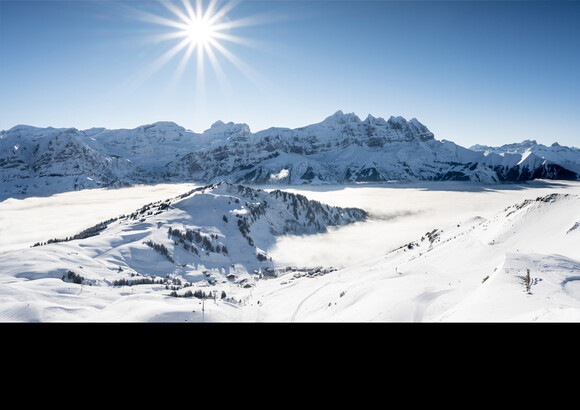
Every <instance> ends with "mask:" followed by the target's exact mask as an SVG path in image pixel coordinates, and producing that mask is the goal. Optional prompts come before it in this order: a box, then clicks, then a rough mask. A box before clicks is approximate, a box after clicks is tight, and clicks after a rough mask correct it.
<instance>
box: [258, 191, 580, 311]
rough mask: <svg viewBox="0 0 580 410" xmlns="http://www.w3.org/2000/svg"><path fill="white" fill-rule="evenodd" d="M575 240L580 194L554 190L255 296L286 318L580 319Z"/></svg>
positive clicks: (578, 241)
mask: <svg viewBox="0 0 580 410" xmlns="http://www.w3.org/2000/svg"><path fill="white" fill-rule="evenodd" d="M579 245H580V196H578V195H567V194H552V195H546V196H543V197H538V198H536V199H530V200H526V201H524V202H522V203H519V204H516V205H513V206H510V207H508V208H506V209H505V210H503V211H500V212H498V213H497V214H496V215H495V216H494V217H492V218H490V219H484V218H481V217H474V218H472V219H471V220H470V221H468V222H466V223H462V224H459V225H457V227H455V228H453V229H450V230H448V231H441V230H438V229H433V230H432V231H429V232H426V233H425V235H423V236H422V237H421V238H417V240H416V241H413V242H410V243H408V244H405V245H404V246H402V247H400V248H398V249H396V250H394V251H392V252H390V253H388V254H387V255H385V257H383V258H380V259H378V260H372V261H369V262H368V263H366V264H362V265H361V266H358V267H351V268H348V269H344V270H341V271H339V272H334V273H333V274H331V275H325V276H322V277H318V278H316V279H311V280H300V281H295V282H294V283H293V284H292V286H290V285H287V286H286V287H285V288H284V289H275V287H274V286H272V287H270V288H268V289H267V290H266V289H264V292H262V293H259V294H256V293H255V295H256V296H255V297H257V298H261V299H263V298H264V297H265V296H264V295H266V294H268V295H269V296H270V298H271V300H272V301H274V300H275V297H279V298H280V300H283V301H286V302H287V305H286V306H279V304H278V306H277V307H276V311H275V312H274V313H273V315H272V316H271V318H272V319H274V318H275V319H276V320H288V321H404V322H411V321H461V322H464V321H477V322H481V321H494V322H497V321H579V320H580V285H579V284H580V246H579ZM528 269H529V271H530V280H529V283H530V286H529V291H528V289H526V286H525V283H524V279H525V278H526V276H527V272H528ZM270 292H271V293H270ZM296 300H299V301H300V302H299V303H296ZM266 310H267V309H266V306H265V304H264V306H263V308H262V314H264V311H266Z"/></svg>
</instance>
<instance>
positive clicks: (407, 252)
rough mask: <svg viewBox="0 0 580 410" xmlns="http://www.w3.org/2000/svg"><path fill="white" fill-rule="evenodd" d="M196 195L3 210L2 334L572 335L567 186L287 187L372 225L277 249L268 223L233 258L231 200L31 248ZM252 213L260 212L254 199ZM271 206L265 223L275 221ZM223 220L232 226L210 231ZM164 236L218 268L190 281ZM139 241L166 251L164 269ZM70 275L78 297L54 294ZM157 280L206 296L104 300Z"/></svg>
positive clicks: (158, 193)
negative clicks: (496, 329)
mask: <svg viewBox="0 0 580 410" xmlns="http://www.w3.org/2000/svg"><path fill="white" fill-rule="evenodd" d="M218 125H219V124H218ZM192 188H193V186H192V185H183V184H175V185H171V184H168V185H158V186H149V187H133V188H123V189H118V190H114V189H109V190H85V191H78V192H70V193H65V194H59V195H53V196H48V197H43V198H26V199H23V200H14V199H8V200H5V201H3V202H0V218H1V220H0V239H1V242H0V245H1V248H0V252H1V253H0V321H2V322H186V321H187V322H202V321H205V322H439V321H451V322H504V321H508V322H529V321H548V322H570V321H571V322H577V321H580V228H578V227H579V226H580V183H579V182H575V181H574V182H572V181H568V182H562V181H558V182H555V181H547V180H538V181H532V182H529V183H526V184H510V185H491V184H481V183H470V182H421V183H393V184H382V185H377V186H371V185H351V186H333V185H326V186H306V187H305V186H289V187H287V189H285V191H287V192H291V193H300V194H302V195H304V196H306V197H307V198H308V199H311V200H316V201H320V202H321V203H322V204H328V205H330V206H340V207H345V208H347V207H357V208H361V209H364V210H366V211H367V212H368V213H369V215H370V217H369V219H368V220H366V221H364V222H355V223H351V224H348V225H345V226H340V227H331V228H328V230H327V231H324V230H322V231H320V232H319V233H308V234H300V235H282V236H280V233H279V232H273V231H272V229H269V228H268V227H273V226H281V225H280V224H281V223H282V222H283V221H284V220H286V219H287V217H281V219H280V218H278V217H273V216H268V218H269V219H267V223H266V222H264V224H263V225H259V223H262V222H256V224H255V225H253V226H252V227H251V228H250V232H251V233H250V235H253V239H254V240H255V243H256V244H255V248H252V247H250V246H249V245H248V244H247V243H246V245H245V246H246V248H243V247H242V243H243V241H242V240H240V237H239V232H240V231H239V229H237V227H236V226H234V225H232V224H231V222H233V221H234V220H236V219H237V218H238V217H237V216H236V214H239V215H240V216H243V215H249V214H251V211H250V208H251V207H249V206H248V205H251V204H249V203H248V204H246V203H244V202H243V201H241V202H240V203H235V202H234V201H231V200H230V199H228V196H229V197H230V198H231V199H233V198H234V197H235V196H236V195H237V194H235V193H234V192H231V191H228V192H221V193H219V192H217V193H212V195H213V196H212V195H209V193H208V194H206V195H203V196H199V199H200V200H203V202H196V201H197V199H196V196H195V195H194V196H191V197H188V198H185V199H183V200H181V201H175V202H172V208H171V209H169V210H168V211H167V212H160V213H159V214H157V215H155V214H152V215H147V216H145V217H143V216H142V215H140V216H139V218H135V219H133V220H131V221H128V220H117V221H114V222H112V223H111V224H110V225H109V226H108V227H107V229H106V230H104V231H102V233H101V234H100V235H97V236H93V237H91V238H87V239H80V240H72V241H67V242H60V243H53V244H49V245H43V246H37V247H30V246H31V245H32V244H34V243H35V242H37V241H45V240H47V239H49V238H55V237H56V238H61V237H65V236H69V235H74V234H75V233H78V232H80V231H81V230H83V229H86V228H88V227H90V226H93V225H95V224H97V223H99V222H101V221H103V220H106V219H108V218H115V217H118V216H119V215H120V214H129V213H131V212H133V211H135V210H136V209H138V208H140V207H141V206H142V205H145V204H147V203H151V202H155V201H160V202H156V203H157V204H160V203H163V201H164V200H167V199H168V198H175V197H176V195H179V194H183V193H186V192H189V191H190V190H191V189H192ZM275 188H276V189H277V188H279V187H278V186H272V187H269V188H267V189H266V190H267V191H271V190H274V189H275ZM214 194H215V195H214ZM244 198H246V199H247V197H244ZM260 198H262V199H259V198H258V197H256V198H255V200H256V203H261V201H263V198H265V197H260ZM224 201H225V202H224ZM280 204H281V205H280V206H279V205H272V206H273V207H274V208H272V209H273V210H275V212H274V213H272V214H268V215H283V212H285V210H286V208H285V206H284V202H281V203H280ZM225 210H228V212H229V213H228V215H227V219H228V221H229V222H228V223H226V222H225V220H224V221H223V223H222V224H221V225H220V222H219V221H221V220H222V216H223V215H222V214H223V213H224V211H225ZM216 212H217V215H213V214H215V213H216ZM301 215H303V214H301ZM65 216H66V217H65ZM216 216H218V218H216ZM141 218H142V219H143V220H142V221H141ZM272 218H273V219H272ZM301 220H302V219H301ZM203 221H213V222H212V223H211V224H209V225H204V224H203ZM216 221H218V222H216ZM178 222H179V223H181V225H179V226H178ZM168 224H169V225H170V226H173V227H174V228H180V229H182V230H185V229H186V228H187V227H190V228H191V227H197V228H199V229H200V231H203V233H204V234H207V235H211V234H214V235H215V237H212V238H213V239H212V240H213V241H214V242H213V243H214V244H216V243H225V244H227V247H228V250H229V254H228V257H226V256H224V255H223V254H222V255H220V254H217V253H216V254H214V253H211V254H210V255H206V256H205V257H204V259H200V260H198V265H199V266H194V264H192V263H191V259H188V260H185V259H182V260H179V258H180V257H183V258H185V256H186V254H185V251H183V250H181V248H179V247H178V246H175V248H173V247H171V246H172V244H173V243H174V242H172V241H173V239H171V238H170V237H169V236H168V234H167V226H168ZM282 225H283V224H282ZM234 234H235V235H237V236H235V235H234ZM232 238H233V239H232ZM230 239H231V242H227V241H228V240H230ZM146 240H152V241H153V242H155V243H160V244H161V243H162V244H165V245H167V246H168V248H170V249H171V251H172V255H173V256H174V259H175V261H174V262H173V263H172V262H170V261H168V260H166V259H164V258H163V257H162V255H160V254H159V253H156V252H154V251H153V250H152V249H151V248H150V247H148V246H147V245H145V244H144V243H143V242H145V241H146ZM248 250H251V251H252V252H263V253H264V254H266V255H268V256H271V257H272V262H270V261H265V262H264V263H265V265H264V266H265V267H266V266H267V267H275V268H276V272H275V274H274V275H266V274H264V272H265V270H262V271H260V272H259V273H255V272H254V271H253V268H250V267H249V265H245V264H247V263H248V262H249V261H251V262H252V263H255V262H256V261H257V259H256V258H255V255H254V254H252V255H251V258H249V259H246V260H244V257H247V256H248V254H249V253H248ZM236 252H239V254H237V255H236ZM228 258H229V259H228ZM183 262H185V263H183ZM226 262H227V263H226ZM119 267H121V269H122V270H119ZM293 268H294V269H293ZM68 270H71V271H74V272H75V273H76V274H78V275H82V277H83V278H84V282H83V283H82V284H77V283H74V282H72V281H70V280H63V278H62V276H63V274H64V273H66V272H67V271H68ZM528 270H529V288H528V289H527V288H526V286H525V282H524V281H525V279H526V277H527V273H528ZM228 275H229V276H228ZM165 277H169V278H171V279H172V280H174V279H175V280H180V281H181V283H185V282H189V283H191V287H182V288H180V289H179V290H178V292H179V293H181V294H183V293H184V292H185V291H187V290H189V289H190V290H192V291H196V290H199V291H203V292H205V293H207V294H210V293H211V294H214V295H217V296H216V297H215V298H213V297H212V298H209V299H205V300H204V299H199V298H196V297H173V296H170V295H169V294H170V292H171V288H166V285H162V284H158V283H157V284H156V283H154V284H138V285H137V284H135V285H133V286H113V285H112V283H113V281H114V280H117V279H120V278H126V279H128V280H131V279H133V280H136V279H143V278H157V279H161V278H165ZM170 286H171V282H170ZM222 292H223V293H224V294H225V295H227V296H225V297H221V296H220V294H221V293H222Z"/></svg>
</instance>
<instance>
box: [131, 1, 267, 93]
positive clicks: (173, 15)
mask: <svg viewBox="0 0 580 410" xmlns="http://www.w3.org/2000/svg"><path fill="white" fill-rule="evenodd" d="M238 3H239V1H238V0H234V1H227V2H219V5H218V0H209V1H202V0H180V1H169V0H161V1H160V4H161V5H163V7H164V8H165V9H166V11H169V13H160V14H153V13H152V12H150V11H145V10H134V13H135V17H137V18H139V19H142V20H145V21H148V22H151V23H153V24H157V25H162V26H165V27H168V28H170V29H171V30H170V31H168V32H165V33H163V34H159V35H155V37H154V38H152V40H153V41H155V42H156V43H160V42H165V41H168V40H173V41H176V44H174V45H173V46H172V47H171V48H169V49H167V51H166V52H165V53H164V54H162V55H161V56H160V57H159V58H157V59H156V60H155V61H152V62H151V64H150V65H149V68H148V70H147V71H148V72H147V75H152V74H153V73H154V72H156V71H157V70H159V69H160V68H161V67H162V66H164V65H165V64H166V63H167V62H169V60H171V59H173V58H174V57H175V56H176V55H178V54H179V53H182V57H181V62H180V63H179V64H178V67H177V71H176V73H175V75H176V81H177V80H178V79H179V78H180V77H181V76H182V74H183V73H184V72H185V70H186V66H187V65H188V63H189V61H191V60H192V59H195V60H196V73H197V81H198V83H199V84H202V83H203V76H204V71H205V69H204V66H205V64H206V61H209V63H210V64H211V67H212V68H213V70H214V72H216V74H217V75H219V76H220V77H221V79H223V80H224V81H227V79H226V78H225V75H224V74H223V70H222V67H221V66H220V64H221V63H220V59H219V58H220V57H223V58H224V59H225V60H227V61H228V62H229V63H231V64H233V65H234V66H235V67H236V68H237V69H238V70H240V71H241V72H243V73H244V74H245V75H246V76H247V77H248V78H251V77H256V74H255V72H254V71H253V70H252V69H250V67H248V65H246V64H245V63H244V62H243V61H242V60H240V59H239V58H238V57H236V56H235V55H234V54H233V53H232V52H231V51H230V50H228V48H227V47H226V46H225V45H224V44H223V43H225V42H230V43H236V44H240V45H249V44H250V42H249V41H248V40H246V39H243V38H241V37H239V36H237V35H234V34H232V33H231V31H232V29H234V28H240V27H244V26H248V25H253V24H256V22H257V20H255V19H253V18H252V17H244V18H241V19H238V20H232V19H230V18H228V13H229V12H230V11H231V10H232V9H233V8H234V7H235V6H236V5H237V4H238ZM204 6H205V7H204Z"/></svg>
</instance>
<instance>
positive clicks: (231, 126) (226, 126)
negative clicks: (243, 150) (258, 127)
mask: <svg viewBox="0 0 580 410" xmlns="http://www.w3.org/2000/svg"><path fill="white" fill-rule="evenodd" d="M236 132H237V133H239V132H241V133H243V134H250V133H251V131H250V127H249V125H248V124H246V123H234V122H232V121H230V122H227V123H226V122H223V121H221V120H217V121H216V122H214V123H213V124H212V125H211V127H210V128H209V129H207V130H205V131H204V132H203V133H204V134H227V135H230V134H233V133H236Z"/></svg>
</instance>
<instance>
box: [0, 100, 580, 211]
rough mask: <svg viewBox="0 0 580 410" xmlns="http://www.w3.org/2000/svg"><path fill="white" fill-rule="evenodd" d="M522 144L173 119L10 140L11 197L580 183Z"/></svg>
mask: <svg viewBox="0 0 580 410" xmlns="http://www.w3.org/2000/svg"><path fill="white" fill-rule="evenodd" d="M515 145H517V144H507V145H506V146H504V147H503V148H502V147H497V148H491V147H486V146H483V145H476V146H473V147H471V148H465V147H462V146H460V145H457V144H455V143H454V142H452V141H447V140H445V139H442V140H437V139H436V138H435V135H434V134H433V133H432V132H431V131H429V129H428V128H427V127H426V126H425V125H423V124H422V123H420V122H419V121H418V120H417V119H416V118H412V119H410V120H406V119H405V118H403V117H401V116H396V117H395V116H391V117H389V118H388V119H387V120H385V119H384V118H381V117H374V116H372V115H370V114H369V115H368V116H367V117H366V118H365V119H364V120H361V119H360V118H359V117H358V116H357V115H355V114H354V113H346V114H345V113H344V112H342V111H340V110H339V111H337V112H335V113H334V114H332V115H330V116H328V117H327V118H325V119H324V120H323V121H321V122H319V123H315V124H310V125H307V126H304V127H300V128H295V129H290V128H283V127H271V128H268V129H265V130H262V131H258V132H255V133H253V132H251V130H250V127H249V126H248V125H247V124H244V123H233V122H228V123H225V122H223V121H216V122H214V123H213V124H212V126H211V127H210V128H209V129H207V130H205V131H204V132H202V133H195V132H193V131H190V130H187V129H185V128H184V127H182V126H180V125H178V124H176V123H173V122H169V121H159V122H156V123H153V124H147V125H142V126H139V127H137V128H134V129H117V130H108V129H106V128H91V129H87V130H78V129H76V128H52V127H48V128H39V127H32V126H27V125H18V126H15V127H13V128H11V129H10V130H8V131H1V132H0V169H1V170H2V178H1V179H0V184H1V185H2V188H3V194H2V197H0V200H3V199H6V198H8V197H22V196H30V195H42V194H51V193H56V192H64V191H70V190H79V189H86V188H102V187H119V186H129V185H134V184H151V183H164V182H192V181H193V182H196V183H202V184H208V183H216V182H219V181H228V182H232V183H239V184H264V183H268V184H291V185H296V184H298V185H300V184H347V183H368V182H371V183H377V182H387V181H393V180H397V181H422V180H431V181H433V180H434V181H437V180H461V181H477V182H489V183H498V182H524V181H527V180H531V179H538V178H543V179H568V180H577V179H578V178H579V175H580V149H577V148H573V147H572V148H570V147H563V146H560V145H558V144H553V145H552V146H551V147H546V146H540V145H539V144H535V147H536V148H535V149H531V148H530V146H533V144H527V148H526V149H524V148H521V149H519V148H514V146H515Z"/></svg>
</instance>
